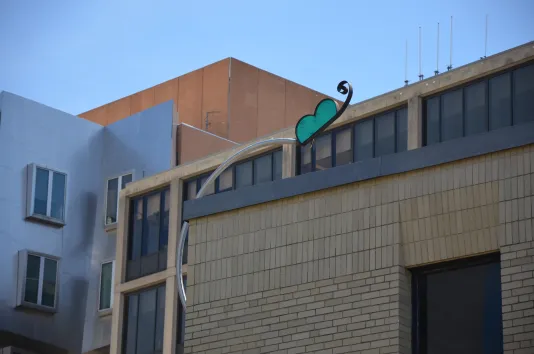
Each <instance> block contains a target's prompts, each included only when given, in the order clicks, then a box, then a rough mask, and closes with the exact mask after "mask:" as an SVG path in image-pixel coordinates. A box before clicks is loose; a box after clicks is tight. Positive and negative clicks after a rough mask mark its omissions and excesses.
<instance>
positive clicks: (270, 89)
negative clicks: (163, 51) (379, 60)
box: [80, 58, 326, 143]
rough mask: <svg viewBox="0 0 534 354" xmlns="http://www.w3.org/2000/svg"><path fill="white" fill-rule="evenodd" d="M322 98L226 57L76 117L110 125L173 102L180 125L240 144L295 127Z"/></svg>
mask: <svg viewBox="0 0 534 354" xmlns="http://www.w3.org/2000/svg"><path fill="white" fill-rule="evenodd" d="M325 97H326V96H325V95H323V94H321V93H319V92H316V91H313V90H310V89H308V88H306V87H304V86H301V85H298V84H296V83H294V82H291V81H288V80H286V79H284V78H281V77H279V76H276V75H273V74H271V73H269V72H267V71H264V70H261V69H258V68H256V67H254V66H252V65H249V64H246V63H244V62H242V61H239V60H237V59H233V58H227V59H224V60H221V61H218V62H216V63H213V64H211V65H208V66H205V67H203V68H201V69H198V70H195V71H192V72H190V73H188V74H185V75H182V76H180V77H177V78H175V79H172V80H169V81H166V82H164V83H161V84H159V85H157V86H154V87H151V88H148V89H146V90H143V91H140V92H138V93H135V94H133V95H130V96H127V97H124V98H121V99H119V100H117V101H114V102H111V103H108V104H106V105H103V106H101V107H98V108H95V109H93V110H90V111H88V112H84V113H81V114H80V117H83V118H85V119H88V120H91V121H93V122H96V123H99V124H102V125H108V124H111V123H113V122H116V121H118V120H120V119H123V118H126V117H128V116H131V115H132V114H135V113H138V112H140V111H142V110H145V109H147V108H150V107H152V106H154V105H157V104H159V103H162V102H165V101H168V100H174V101H175V103H176V107H177V110H178V120H179V122H182V123H186V124H189V125H191V126H193V127H197V128H200V129H203V130H206V124H205V118H206V114H208V122H209V124H208V127H207V130H208V131H209V132H211V133H213V134H216V135H218V136H221V137H223V138H226V139H229V140H232V141H235V142H238V143H242V142H246V141H249V140H252V139H254V138H256V137H259V136H263V135H267V134H270V133H273V132H275V131H277V130H280V129H283V128H287V127H290V126H293V125H295V123H296V122H297V120H298V119H299V118H300V117H301V116H303V115H304V114H307V113H311V112H313V110H314V108H315V105H316V104H317V103H318V102H319V101H320V100H321V99H323V98H325Z"/></svg>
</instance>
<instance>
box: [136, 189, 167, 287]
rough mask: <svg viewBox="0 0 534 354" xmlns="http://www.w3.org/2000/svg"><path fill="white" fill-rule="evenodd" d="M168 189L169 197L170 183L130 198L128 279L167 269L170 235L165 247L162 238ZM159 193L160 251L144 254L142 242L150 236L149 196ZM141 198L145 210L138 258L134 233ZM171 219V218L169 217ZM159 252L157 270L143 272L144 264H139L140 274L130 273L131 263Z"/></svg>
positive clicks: (141, 260) (143, 211)
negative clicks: (134, 247)
mask: <svg viewBox="0 0 534 354" xmlns="http://www.w3.org/2000/svg"><path fill="white" fill-rule="evenodd" d="M167 191H168V192H169V198H170V185H166V186H164V187H161V188H159V189H157V190H154V191H151V192H149V193H146V194H141V195H137V196H135V197H132V198H130V200H129V203H130V210H129V213H128V234H127V235H126V240H127V244H126V247H127V248H126V281H131V280H135V279H139V278H141V277H144V276H148V275H150V274H155V273H159V272H162V271H165V269H167V261H166V259H167V257H168V247H169V244H168V242H169V235H167V244H166V245H165V247H163V248H162V244H161V240H162V237H163V230H164V228H163V227H162V225H163V224H164V223H163V221H164V220H165V219H164V214H165V195H166V194H167ZM157 194H159V198H160V200H159V233H158V251H157V252H153V253H148V254H145V255H142V252H143V250H142V244H143V242H144V241H143V238H144V237H148V236H146V232H147V226H148V225H147V217H148V215H147V202H148V198H150V197H152V196H154V195H157ZM139 199H142V200H143V205H142V206H143V210H142V211H141V213H142V218H141V220H142V223H141V240H140V245H141V246H140V247H141V250H140V255H139V257H138V258H133V254H132V253H133V244H134V242H133V241H134V239H133V237H132V235H133V233H134V227H133V226H134V225H133V223H134V222H135V220H136V219H135V212H136V204H137V203H138V201H139ZM169 213H170V204H169ZM169 221H170V219H169ZM156 254H157V257H158V260H157V262H158V264H157V266H156V270H155V271H154V272H149V273H143V272H142V264H139V267H140V268H139V274H138V275H131V274H130V271H129V265H131V264H135V262H143V260H144V261H146V260H147V258H149V257H150V256H154V255H156ZM162 256H164V257H165V265H164V266H162V267H160V262H162V260H161V259H160V257H162Z"/></svg>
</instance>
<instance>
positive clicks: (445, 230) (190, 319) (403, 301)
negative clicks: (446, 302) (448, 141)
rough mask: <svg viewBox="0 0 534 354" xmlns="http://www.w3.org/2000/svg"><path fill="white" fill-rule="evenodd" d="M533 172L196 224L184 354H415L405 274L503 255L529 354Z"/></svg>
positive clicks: (488, 166)
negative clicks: (442, 263) (413, 269)
mask: <svg viewBox="0 0 534 354" xmlns="http://www.w3.org/2000/svg"><path fill="white" fill-rule="evenodd" d="M533 172H534V148H533V147H532V146H530V147H526V148H519V149H514V150H508V151H503V152H499V153H495V154H491V155H486V156H481V157H477V158H472V159H466V160H463V161H460V162H457V163H453V164H447V165H441V166H438V167H433V168H427V169H423V170H419V171H415V172H411V173H406V174H402V175H397V176H392V177H387V178H380V179H376V180H373V181H366V182H361V183H354V184H351V185H348V186H344V187H339V188H334V189H330V190H325V191H320V192H316V193H310V194H307V195H302V196H299V197H295V198H290V199H286V200H280V201H276V202H272V203H267V204H264V205H260V206H255V207H249V208H245V209H241V210H237V211H233V212H227V213H221V214H219V215H214V216H210V217H205V218H200V219H197V220H192V221H191V229H190V236H189V264H188V267H189V270H188V290H187V293H188V313H187V323H186V352H189V353H200V352H213V353H230V352H250V353H263V352H281V353H300V352H313V351H318V352H319V351H320V352H326V353H342V352H354V351H357V352H362V353H367V352H368V353H410V352H411V344H410V326H411V319H410V317H411V299H410V293H411V289H410V286H409V285H410V280H409V279H410V276H409V274H410V272H409V271H408V270H406V268H409V267H414V266H419V265H422V264H427V263H432V262H439V261H444V260H450V259H454V258H462V257H467V256H471V255H475V254H482V253H487V252H492V251H493V252H494V251H499V250H500V251H501V257H502V294H503V327H504V333H503V334H504V342H505V348H506V350H507V351H506V352H507V353H527V352H532V350H533V349H534V343H533V339H534V328H533V324H532V323H533V322H532V318H534V316H533V313H532V312H533V308H534V306H533V305H534V291H533V289H534V285H533V281H534V280H533V279H534V278H533V268H532V264H533V252H534V244H533V235H532V229H533V225H532V210H533V209H534V208H533V205H532V204H533V203H534V196H533V188H531V186H534V173H533ZM522 262H524V263H522ZM324 311H328V312H324ZM315 321H317V322H315ZM330 321H331V322H330ZM247 326H248V327H247ZM321 326H325V327H321Z"/></svg>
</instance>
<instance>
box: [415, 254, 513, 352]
mask: <svg viewBox="0 0 534 354" xmlns="http://www.w3.org/2000/svg"><path fill="white" fill-rule="evenodd" d="M412 275H413V276H412V296H413V303H412V310H413V312H414V315H413V330H412V336H413V343H412V346H413V349H414V353H417V354H441V353H443V354H449V353H455V354H456V353H457V354H463V353H465V354H478V353H480V354H497V353H502V350H503V344H502V315H501V312H502V307H501V306H502V304H501V283H500V281H501V276H500V260H499V255H491V256H485V257H482V258H480V257H479V258H473V259H469V260H461V261H452V262H446V263H442V264H438V265H434V266H429V267H424V268H419V269H413V270H412Z"/></svg>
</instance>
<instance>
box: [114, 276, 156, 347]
mask: <svg viewBox="0 0 534 354" xmlns="http://www.w3.org/2000/svg"><path fill="white" fill-rule="evenodd" d="M125 310H126V314H125V315H126V316H125V317H126V318H125V321H124V323H125V325H126V326H125V327H124V330H123V333H124V334H123V336H124V339H123V340H124V346H123V352H124V353H125V354H142V353H162V351H163V324H164V316H165V285H160V286H158V287H156V288H151V289H148V290H144V291H142V292H139V293H134V294H130V295H127V296H126V304H125Z"/></svg>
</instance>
